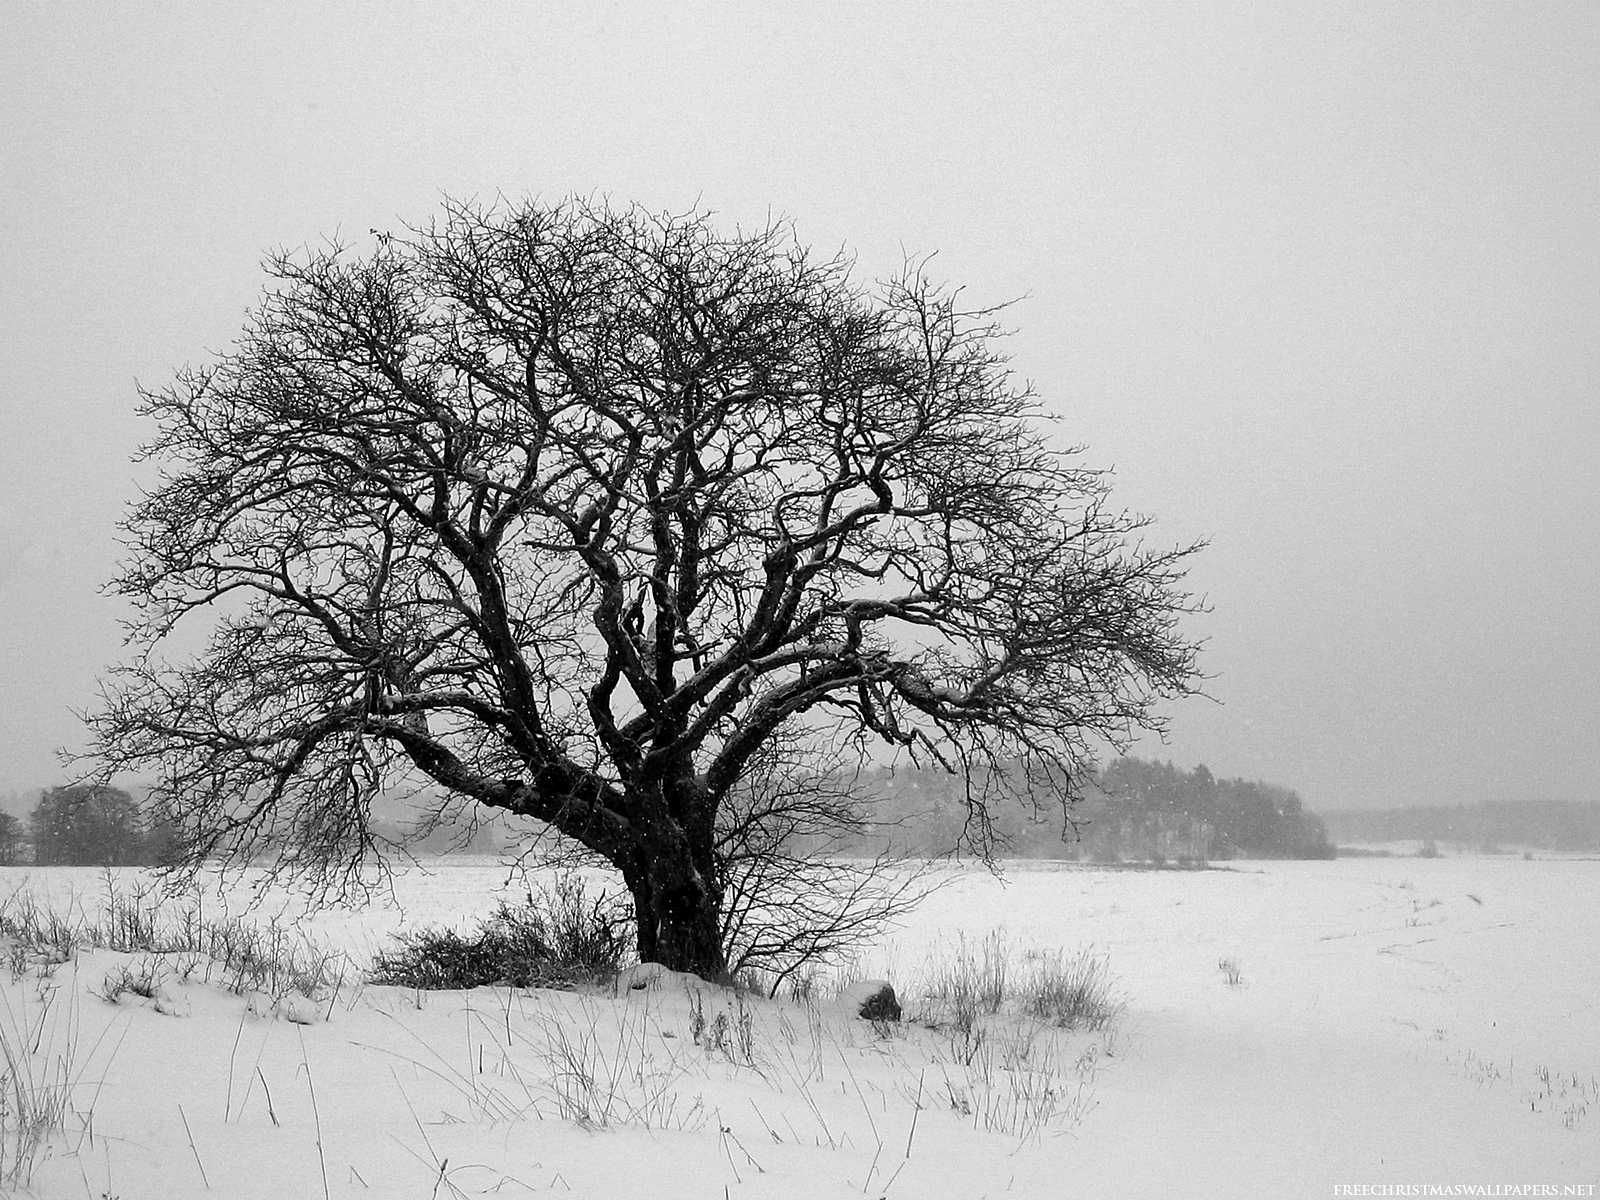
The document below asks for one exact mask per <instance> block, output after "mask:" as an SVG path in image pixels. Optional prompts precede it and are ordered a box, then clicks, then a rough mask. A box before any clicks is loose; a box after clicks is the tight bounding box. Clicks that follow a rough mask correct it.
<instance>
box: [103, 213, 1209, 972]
mask: <svg viewBox="0 0 1600 1200" xmlns="http://www.w3.org/2000/svg"><path fill="white" fill-rule="evenodd" d="M267 269H268V273H269V275H270V277H271V281H272V282H271V286H270V287H269V289H268V291H267V292H266V294H265V297H264V299H263V300H262V302H261V304H260V306H259V307H258V308H257V309H256V310H255V311H254V312H253V313H252V314H251V315H250V317H249V319H248V321H247V323H246V326H245V328H244V331H243V333H242V335H241V337H240V338H239V340H238V342H237V344H236V345H235V346H234V347H233V348H232V349H231V350H230V351H228V352H227V353H225V354H222V355H221V356H220V357H218V358H217V359H216V361H214V362H211V363H209V364H207V365H204V366H201V367H197V368H191V369H188V370H186V371H184V372H182V373H181V374H179V375H178V377H177V378H176V380H175V381H174V382H173V383H172V384H171V385H170V386H167V387H163V388H160V389H156V390H149V391H146V392H144V393H143V398H144V411H145V413H146V414H148V415H149V416H150V417H152V418H154V420H155V421H156V422H157V424H158V428H159V432H158V433H157V435H156V437H155V439H154V441H153V442H152V443H151V444H150V446H149V447H148V449H147V453H148V455H149V456H151V457H152V458H154V459H155V460H156V461H158V462H159V463H160V464H162V466H163V469H164V474H163V476H162V479H161V482H160V483H159V484H158V485H157V486H156V487H155V488H154V489H153V490H151V491H150V492H149V493H148V495H146V496H145V498H144V499H143V500H142V501H141V502H139V503H138V504H137V505H136V507H135V508H134V509H133V511H132V513H131V514H130V516H129V518H128V520H127V522H126V534H127V541H128V545H129V549H130V555H129V558H128V559H127V561H126V563H125V566H124V568H123V571H122V573H121V575H120V577H119V578H118V579H117V580H116V582H115V588H116V590H117V591H119V592H120V593H121V594H123V595H125V596H127V597H129V598H131V599H132V600H133V601H134V602H135V603H136V604H137V605H138V606H139V611H140V616H139V619H138V620H137V622H136V623H135V625H134V626H133V631H132V647H133V651H134V653H133V654H132V656H131V657H130V658H129V660H128V661H127V662H126V663H124V664H123V665H122V666H120V667H119V668H117V669H116V671H115V674H114V675H113V677H112V679H111V680H110V681H109V683H108V686H107V690H106V698H105V703H104V704H103V706H102V707H101V708H100V709H99V710H98V712H97V713H96V714H95V715H94V716H93V718H92V720H93V724H94V727H95V730H96V733H97V754H98V755H99V757H100V759H101V761H102V762H103V764H104V765H105V768H106V770H107V771H134V772H140V773H145V774H148V773H150V772H152V771H154V772H155V773H156V774H157V775H158V776H159V778H158V779H157V781H156V784H155V788H156V795H157V797H159V799H160V801H161V803H162V805H163V807H164V809H165V810H166V811H169V812H170V813H171V814H172V816H173V819H174V820H175V821H176V822H177V823H178V824H179V826H180V827H181V829H182V832H183V838H182V843H183V846H184V847H185V848H186V849H187V852H188V854H189V855H190V856H191V858H192V859H198V858H201V857H211V858H221V859H222V860H224V861H225V862H238V861H241V860H243V859H245V858H248V857H251V856H253V855H255V854H256V853H257V852H258V851H259V850H260V849H261V848H262V847H263V846H269V847H273V846H276V847H283V848H293V849H294V851H295V855H294V856H293V857H292V858H288V857H286V858H285V859H284V861H285V862H286V863H292V865H293V866H294V868H295V869H299V870H303V871H307V872H310V873H311V874H312V875H313V876H314V877H315V878H316V879H317V880H319V881H320V882H322V883H325V884H328V885H330V886H335V885H337V886H342V885H344V884H347V883H349V882H350V881H351V880H352V879H353V878H354V877H355V872H356V871H357V870H358V868H359V867H360V865H361V864H362V863H363V862H364V861H366V860H367V859H368V858H369V857H370V855H371V854H372V852H373V850H374V849H375V847H374V845H373V838H372V833H371V826H370V823H369V816H370V811H371V803H372V800H373V798H374V796H376V795H377V794H379V792H380V791H381V790H382V789H384V788H386V787H389V786H392V785H394V784H395V782H396V781H397V780H399V779H402V778H406V777H413V778H414V777H417V776H421V777H425V778H426V779H427V780H430V781H432V782H433V783H434V784H437V785H441V786H442V787H443V788H445V789H448V790H449V791H450V792H452V793H454V794H456V795H459V796H461V797H465V798H467V799H470V800H471V801H475V802H476V803H478V804H481V805H484V806H488V807H490V808H494V809H498V810H503V811H505V812H507V813H510V814H515V815H518V816H525V817H531V818H537V819H538V821H540V822H544V823H548V825H549V826H550V827H552V828H553V829H555V830H557V831H559V833H560V834H561V835H562V836H563V837H565V838H567V839H570V840H571V841H573V842H576V843H578V844H581V845H582V846H583V847H585V848H587V849H588V850H589V851H591V852H593V853H595V854H597V855H599V856H601V857H603V858H604V859H606V860H607V861H608V862H610V863H611V864H613V865H614V866H615V867H616V868H617V869H618V870H619V871H620V872H621V874H622V876H623V878H624V880H625V881H626V883H627V886H628V888H629V890H630V892H631V894H632V897H633V900H634V904H635V908H636V911H637V914H638V918H639V950H640V953H641V956H642V957H644V958H646V959H653V960H659V961H662V962H664V963H666V964H667V965H669V966H674V967H679V968H682V969H688V970H694V971H698V972H700V973H702V974H707V975H714V974H718V973H720V972H721V971H722V970H723V969H724V968H725V965H726V956H725V954H724V951H723V948H722V947H721V946H720V944H719V941H718V939H719V933H718V913H719V911H720V910H721V907H722V905H723V902H724V895H723V894H722V892H723V885H722V884H721V883H719V882H718V881H719V879H721V878H722V872H721V866H722V864H721V863H719V861H718V858H717V854H718V851H717V849H716V846H717V838H716V827H717V822H718V820H719V818H720V817H721V816H722V815H723V814H725V813H726V812H727V811H728V810H729V807H730V806H733V805H737V804H739V803H740V799H739V798H740V796H741V794H742V793H741V788H747V787H748V783H749V779H750V777H751V774H752V768H753V766H754V764H757V763H758V762H760V761H761V758H762V755H763V753H764V751H765V750H767V749H770V747H771V746H772V745H773V744H774V740H775V739H778V738H780V737H782V738H788V739H794V738H799V739H801V740H802V741H808V742H809V743H810V744H812V745H813V746H814V747H817V748H819V749H822V750H834V751H837V750H841V749H843V750H847V751H851V752H856V751H863V752H864V750H865V749H866V748H867V747H868V746H869V744H871V743H877V744H880V745H883V746H885V747H887V748H888V749H889V750H890V751H892V752H896V753H905V754H909V755H911V756H913V757H916V758H918V759H921V760H926V761H932V762H937V763H939V764H942V765H944V766H945V767H947V768H949V769H951V770H953V771H956V772H963V773H965V774H966V777H967V778H969V779H979V778H984V777H986V776H985V774H984V773H982V772H972V771H969V770H968V768H970V767H971V766H972V765H973V764H975V763H981V762H1004V763H1006V764H1008V765H1009V766H1012V767H1015V766H1017V765H1018V764H1020V769H1021V770H1022V771H1023V772H1024V773H1027V774H1028V775H1029V776H1030V777H1031V778H1033V779H1035V780H1036V781H1038V782H1039V783H1040V785H1041V786H1048V787H1049V788H1050V789H1051V790H1052V792H1054V791H1058V790H1059V789H1060V781H1061V779H1063V778H1067V777H1071V776H1072V775H1074V774H1075V773H1076V772H1077V771H1078V770H1079V769H1080V768H1081V766H1082V765H1083V764H1084V763H1085V762H1086V761H1087V759H1088V757H1089V756H1090V755H1091V754H1092V752H1093V751H1094V749H1095V747H1096V746H1097V745H1100V744H1103V743H1107V742H1109V743H1111V744H1113V745H1119V744H1122V743H1123V742H1124V741H1125V740H1126V739H1127V738H1128V737H1129V736H1130V735H1131V733H1132V732H1134V731H1135V730H1137V729H1139V728H1143V727H1149V726H1151V725H1153V724H1156V723H1158V719H1157V715H1156V712H1155V709H1154V707H1153V705H1154V704H1155V703H1156V701H1157V700H1159V699H1160V698H1161V697H1164V696H1171V695H1176V694H1181V693H1183V692H1185V691H1187V690H1189V689H1190V688H1191V687H1192V686H1193V682H1194V679H1195V663H1194V646H1193V644H1192V643H1191V642H1190V641H1189V640H1187V639H1186V637H1185V636H1184V634H1183V632H1182V630H1181V629H1180V628H1179V624H1180V620H1181V618H1182V617H1183V616H1184V614H1186V613H1188V612H1190V611H1192V610H1193V608H1194V604H1193V602H1192V601H1191V599H1190V597H1189V596H1188V595H1187V594H1186V593H1185V592H1184V591H1183V590H1182V586H1181V585H1182V574H1183V568H1184V565H1185V563H1184V559H1185V557H1186V556H1187V555H1188V554H1190V553H1191V552H1192V551H1193V550H1194V549H1195V548H1194V547H1192V546H1186V547H1178V548H1171V549H1152V548H1150V547H1148V546H1146V545H1145V544H1144V543H1143V542H1142V540H1141V538H1140V530H1141V529H1142V528H1143V526H1144V524H1145V521H1144V519H1143V518H1140V517H1137V516H1133V515H1130V514H1127V513H1124V512H1122V511H1120V510H1117V509H1115V508H1113V507H1112V506H1111V505H1110V503H1109V497H1108V481H1107V478H1106V477H1105V476H1104V475H1103V474H1101V473H1099V472H1096V471H1094V470H1091V469H1089V468H1088V467H1086V466H1084V465H1082V464H1081V463H1080V462H1079V459H1078V456H1077V455H1076V454H1075V453H1071V452H1068V451H1065V450H1063V449H1061V448H1059V447H1057V446H1055V445H1053V444H1052V442H1051V440H1050V438H1049V437H1048V436H1047V434H1048V430H1047V426H1046V425H1045V424H1044V423H1043V422H1041V421H1040V420H1039V414H1038V405H1037V402H1036V399H1035V397H1034V395H1033V394H1032V392H1031V391H1030V390H1029V389H1028V388H1027V387H1026V386H1023V385H1021V384H1019V383H1018V382H1017V381H1016V380H1014V379H1013V377H1012V376H1011V374H1010V373H1009V371H1008V369H1007V366H1006V362H1005V359H1004V357H1003V355H1002V354H1001V353H1000V352H999V350H998V349H997V347H996V341H997V338H998V336H999V333H1000V331H999V330H998V328H997V327H996V323H995V313H994V312H993V311H984V310H979V311H968V310H965V309H964V308H963V307H962V305H961V304H960V302H959V295H958V293H956V292H954V291H951V290H949V289H945V288H941V287H939V286H936V285H935V284H933V283H932V282H930V281H929V280H928V279H927V278H926V277H925V276H924V275H923V274H922V273H921V272H920V271H918V270H917V269H915V268H910V269H907V270H906V271H905V272H904V273H902V274H901V275H900V276H898V277H896V278H894V279H891V280H889V281H888V282H886V283H883V284H881V285H879V286H877V287H876V288H872V289H868V288H865V287H863V286H861V285H858V284H857V283H856V282H855V281H854V280H853V279H852V276H851V263H850V262H849V260H847V259H846V258H844V257H832V258H827V259H818V258H816V257H814V256H813V255H811V254H810V253H808V252H807V251H806V250H804V249H803V248H802V247H800V246H799V245H797V244H796V242H795V240H794V238H793V236H792V234H791V233H790V232H789V231H788V230H787V229H786V228H784V227H782V226H776V225H774V226H771V227H766V228H762V229H758V230H756V231H754V232H741V231H735V232H731V233H730V232H722V231H720V230H719V228H718V226H717V224H716V222H715V221H714V220H713V219H712V218H711V217H710V216H709V215H708V214H704V213H691V214H688V215H685V216H655V215H651V214H649V213H646V212H644V211H641V210H639V209H633V208H629V209H621V210H616V209H612V208H609V207H606V206H600V205H595V204H590V203H585V202H578V201H573V202H566V203H561V204H555V205H548V206H547V205H541V204H538V203H533V202H529V203H522V204H506V203H502V204H501V205H499V206H496V207H492V208H484V207H480V206H477V205H474V204H466V203H449V204H447V205H446V209H445V212H444V214H443V215H442V217H441V218H439V219H438V220H437V221H435V222H434V223H433V224H432V225H430V226H428V227H426V228H423V229H420V230H416V231H413V232H411V233H410V234H408V235H406V236H403V237H402V236H388V235H380V236H379V238H378V241H377V244H376V246H375V247H373V248H372V249H371V250H370V252H368V253H365V254H360V253H357V252H355V251H354V250H352V249H350V248H348V247H345V246H340V245H334V246H330V247H328V248H326V249H322V250H315V251H305V252H301V253H296V254H281V255H278V256H275V257H274V258H272V259H271V260H270V261H269V263H268V268H267ZM197 614H201V617H200V619H201V620H203V621H206V622H207V623H208V626H207V627H208V630H209V632H208V635H207V636H208V639H209V640H208V641H207V642H206V644H205V646H204V649H203V650H201V651H200V652H199V653H196V654H178V653H176V652H174V653H173V655H172V658H171V659H170V660H169V658H168V657H166V656H165V654H164V653H163V646H164V644H169V643H172V642H174V641H175V639H173V637H172V635H173V634H174V631H175V630H177V629H178V628H179V627H180V626H181V625H184V624H186V623H191V621H192V619H193V618H195V617H196V615H197ZM991 800H992V797H990V796H988V795H986V794H985V793H984V792H983V791H982V789H981V788H976V789H974V788H969V789H968V803H969V806H970V811H971V813H972V814H973V816H974V817H975V818H977V819H976V820H974V821H972V822H969V825H968V836H969V837H970V838H971V839H972V840H973V841H974V843H975V844H976V845H978V847H979V848H980V849H983V848H984V845H985V844H984V840H983V839H984V836H985V830H986V828H987V824H986V821H985V820H984V816H985V813H986V805H987V804H988V803H989V802H990V801H991ZM746 803H747V807H748V801H747V802H746ZM757 807H758V808H759V805H758V806H757Z"/></svg>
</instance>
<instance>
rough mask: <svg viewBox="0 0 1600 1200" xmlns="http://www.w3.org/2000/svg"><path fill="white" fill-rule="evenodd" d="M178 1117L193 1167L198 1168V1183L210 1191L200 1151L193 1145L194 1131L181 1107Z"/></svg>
mask: <svg viewBox="0 0 1600 1200" xmlns="http://www.w3.org/2000/svg"><path fill="white" fill-rule="evenodd" d="M178 1116H180V1117H182V1118H183V1131H184V1133H186V1134H188V1135H189V1153H191V1154H193V1155H194V1165H195V1166H197V1167H199V1168H200V1181H201V1182H202V1183H204V1184H205V1185H206V1191H208V1192H209V1191H210V1190H211V1180H210V1179H208V1178H206V1165H205V1163H203V1162H201V1161H200V1149H199V1147H197V1146H196V1145H195V1144H194V1131H193V1130H191V1129H190V1128H189V1118H188V1116H187V1115H186V1114H185V1113H184V1111H183V1105H181V1104H180V1105H178Z"/></svg>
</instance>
